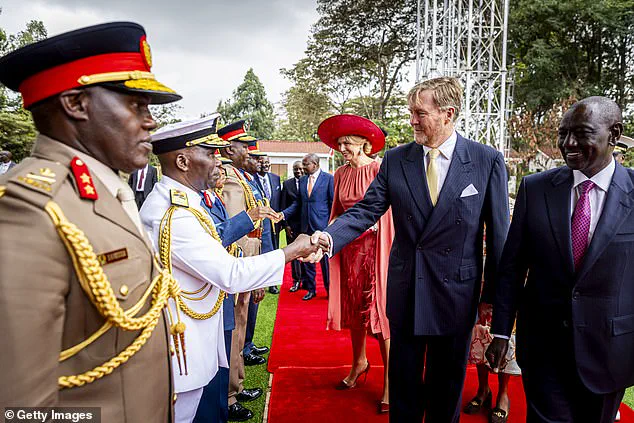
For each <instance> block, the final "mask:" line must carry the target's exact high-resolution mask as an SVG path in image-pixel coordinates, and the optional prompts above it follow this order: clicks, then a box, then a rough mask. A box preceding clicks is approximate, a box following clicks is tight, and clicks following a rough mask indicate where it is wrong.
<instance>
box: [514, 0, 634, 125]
mask: <svg viewBox="0 0 634 423" xmlns="http://www.w3.org/2000/svg"><path fill="white" fill-rule="evenodd" d="M509 22H510V23H509V53H510V56H511V57H510V58H511V61H512V63H514V64H515V74H516V81H515V82H516V88H515V103H516V104H517V105H518V106H519V108H520V109H521V110H529V111H531V112H533V113H535V114H536V116H537V117H541V115H542V114H543V113H546V112H547V111H548V110H549V109H550V108H551V107H552V106H553V105H554V104H556V103H557V102H558V101H561V100H563V99H566V98H569V97H571V96H574V97H577V98H583V97H587V96H590V95H605V96H608V97H610V98H612V99H614V100H615V101H616V102H617V103H618V104H619V105H620V106H621V107H622V108H625V107H626V106H627V105H628V104H630V103H631V102H632V101H633V100H634V66H632V63H633V62H634V0H566V1H561V0H514V1H512V2H511V11H510V19H509Z"/></svg>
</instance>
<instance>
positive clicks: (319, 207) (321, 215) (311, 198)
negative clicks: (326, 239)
mask: <svg viewBox="0 0 634 423" xmlns="http://www.w3.org/2000/svg"><path fill="white" fill-rule="evenodd" d="M302 165H303V166H304V170H305V172H306V175H304V176H302V177H301V179H300V180H299V196H298V197H297V199H296V201H294V202H293V204H291V205H290V206H289V207H287V208H286V209H284V211H283V212H282V214H283V215H284V219H292V218H293V216H294V215H295V214H296V213H300V220H301V231H302V233H305V234H312V233H313V232H315V231H321V230H323V229H324V228H325V227H326V226H328V221H329V220H330V210H331V209H332V199H333V196H334V178H333V176H332V175H331V174H329V173H326V172H323V171H322V170H321V169H320V168H319V157H318V156H317V155H316V154H314V153H310V154H307V155H305V156H304V159H303V160H302ZM320 263H321V273H322V276H323V278H324V287H325V288H326V292H328V290H329V289H330V277H329V274H328V272H329V268H328V257H324V258H323V259H322V260H321V261H320ZM304 270H305V271H306V281H305V284H306V289H307V290H308V293H307V294H306V295H304V298H302V299H303V300H305V301H308V300H311V299H313V298H314V297H315V296H316V293H315V291H316V289H317V287H316V284H315V274H316V272H315V264H314V263H304Z"/></svg>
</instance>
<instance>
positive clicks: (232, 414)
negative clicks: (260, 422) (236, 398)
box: [229, 402, 253, 422]
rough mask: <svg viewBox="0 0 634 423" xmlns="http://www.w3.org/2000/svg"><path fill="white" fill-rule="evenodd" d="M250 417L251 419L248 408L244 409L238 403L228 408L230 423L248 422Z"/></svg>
mask: <svg viewBox="0 0 634 423" xmlns="http://www.w3.org/2000/svg"><path fill="white" fill-rule="evenodd" d="M251 417H253V412H252V411H251V410H249V409H248V408H244V407H243V406H242V404H240V403H239V402H236V403H235V404H231V405H230V406H229V421H230V422H244V421H246V420H249V419H250V418H251Z"/></svg>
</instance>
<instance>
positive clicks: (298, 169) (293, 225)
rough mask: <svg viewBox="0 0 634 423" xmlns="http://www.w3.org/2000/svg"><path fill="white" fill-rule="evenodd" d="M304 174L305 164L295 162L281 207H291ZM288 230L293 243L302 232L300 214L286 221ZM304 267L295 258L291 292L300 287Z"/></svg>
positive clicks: (284, 191)
mask: <svg viewBox="0 0 634 423" xmlns="http://www.w3.org/2000/svg"><path fill="white" fill-rule="evenodd" d="M303 175H304V165H302V162H300V161H299V160H298V161H296V162H295V163H293V177H292V178H289V179H287V180H286V181H284V186H283V189H282V201H281V208H282V209H285V208H287V207H289V206H290V205H291V204H293V202H294V201H295V200H296V199H297V197H298V196H299V178H301V177H302V176H303ZM284 225H285V228H284V229H285V230H286V241H287V242H289V243H291V242H293V241H294V240H295V238H296V237H297V235H299V234H300V233H301V228H302V226H301V219H300V216H299V214H295V216H292V217H290V218H288V219H287V220H285V221H284ZM303 267H304V264H303V263H302V262H301V261H299V260H293V261H292V262H291V274H292V277H293V286H292V287H291V288H290V289H289V291H290V292H295V291H297V290H298V289H299V286H300V283H301V282H302V281H303V273H304V271H303Z"/></svg>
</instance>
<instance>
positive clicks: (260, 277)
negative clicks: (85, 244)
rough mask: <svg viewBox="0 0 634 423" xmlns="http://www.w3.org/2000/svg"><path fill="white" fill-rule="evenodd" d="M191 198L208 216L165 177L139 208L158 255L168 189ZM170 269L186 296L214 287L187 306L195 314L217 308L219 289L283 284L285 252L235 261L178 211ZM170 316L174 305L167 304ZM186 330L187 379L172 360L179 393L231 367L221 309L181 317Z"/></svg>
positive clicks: (245, 289)
mask: <svg viewBox="0 0 634 423" xmlns="http://www.w3.org/2000/svg"><path fill="white" fill-rule="evenodd" d="M172 188H173V189H177V190H179V191H181V192H184V193H185V194H186V195H187V199H188V202H189V207H191V208H193V209H196V210H198V211H200V212H202V213H206V212H205V210H204V209H203V208H202V206H201V205H200V202H201V197H200V194H199V193H197V192H195V191H193V190H191V189H189V188H187V187H186V186H184V185H182V184H180V183H179V182H177V181H175V180H174V179H172V178H170V177H168V176H163V178H162V179H161V181H159V182H158V183H157V184H156V185H155V187H154V189H153V190H152V192H151V193H150V195H149V196H148V198H147V200H146V201H145V203H143V207H142V208H141V219H142V221H143V225H144V227H145V228H146V230H147V231H148V233H149V234H150V237H151V239H152V244H153V245H154V248H156V250H157V251H158V240H159V233H160V225H161V220H162V218H163V215H164V214H165V212H166V211H167V209H168V208H169V207H170V206H171V200H170V189H172ZM171 232H172V239H171V240H172V245H171V246H172V248H171V252H172V266H173V272H174V278H175V279H176V280H177V281H178V283H179V285H180V287H181V288H182V290H184V291H197V290H199V289H200V288H201V287H203V286H204V285H205V284H207V283H210V284H212V285H213V286H214V288H213V289H212V290H211V293H210V294H209V295H208V296H207V297H206V298H205V299H203V300H200V301H189V300H187V299H185V301H186V302H187V304H188V305H189V306H190V307H191V308H192V309H194V310H195V311H198V312H201V313H206V312H208V311H209V310H211V308H212V307H213V306H214V304H215V303H216V301H217V299H218V295H219V293H220V290H222V291H225V292H229V293H232V294H236V293H239V292H248V291H252V290H254V289H258V288H265V287H267V286H275V285H280V284H281V283H282V277H283V275H284V264H285V258H284V252H283V251H282V250H274V251H271V252H269V253H266V254H262V255H258V256H253V257H245V258H240V259H238V258H236V257H233V256H232V255H230V254H229V253H228V252H227V250H225V249H224V248H223V247H222V244H221V243H220V242H218V241H216V240H215V239H214V238H212V236H211V235H209V234H208V233H207V232H206V231H205V230H204V229H203V227H202V226H201V224H200V223H199V222H198V220H197V219H196V217H195V216H194V215H193V214H192V213H191V212H189V211H187V210H184V209H180V210H177V211H176V212H175V213H174V215H173V218H172V231H171ZM169 307H170V310H171V312H172V316H176V314H175V308H174V304H173V303H172V302H171V301H170V303H169ZM180 316H181V320H182V321H183V323H185V325H186V329H185V346H186V348H187V367H188V370H189V374H188V375H185V374H184V369H183V375H180V373H179V371H178V360H177V358H176V356H175V355H174V356H173V357H172V369H173V373H174V388H175V391H176V392H185V391H191V390H194V389H198V388H202V387H204V386H205V385H207V384H208V383H209V382H210V381H211V379H212V378H213V377H214V376H215V374H216V372H217V371H218V366H222V367H229V362H228V360H227V356H226V353H225V342H224V327H223V321H222V320H223V319H222V307H220V310H219V311H218V312H217V313H216V314H215V315H214V316H212V317H211V318H209V319H207V320H195V319H192V318H190V317H189V316H187V315H185V314H184V313H182V312H181V313H180Z"/></svg>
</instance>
